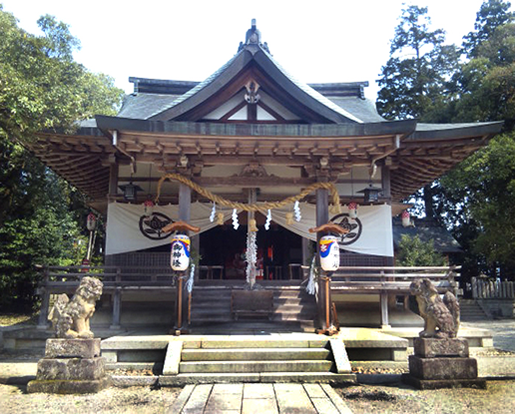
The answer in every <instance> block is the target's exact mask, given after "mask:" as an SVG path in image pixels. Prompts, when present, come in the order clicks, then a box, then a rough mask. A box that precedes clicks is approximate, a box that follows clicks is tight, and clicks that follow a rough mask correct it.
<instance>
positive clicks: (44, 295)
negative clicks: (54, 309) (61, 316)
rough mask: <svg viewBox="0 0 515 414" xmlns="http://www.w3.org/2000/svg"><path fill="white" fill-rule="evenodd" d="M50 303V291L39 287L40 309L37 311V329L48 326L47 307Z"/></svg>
mask: <svg viewBox="0 0 515 414" xmlns="http://www.w3.org/2000/svg"><path fill="white" fill-rule="evenodd" d="M49 305H50V292H49V291H48V290H47V289H46V288H41V310H40V311H39V319H38V329H46V328H48V307H49Z"/></svg>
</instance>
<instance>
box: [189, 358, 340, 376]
mask: <svg viewBox="0 0 515 414" xmlns="http://www.w3.org/2000/svg"><path fill="white" fill-rule="evenodd" d="M333 365H334V362H332V361H318V360H305V361H241V362H233V361H210V362H206V361H199V362H181V363H180V364H179V373H181V374H185V373H195V372H196V373H219V372H223V373H241V372H253V373H260V372H330V371H331V368H332V367H333Z"/></svg>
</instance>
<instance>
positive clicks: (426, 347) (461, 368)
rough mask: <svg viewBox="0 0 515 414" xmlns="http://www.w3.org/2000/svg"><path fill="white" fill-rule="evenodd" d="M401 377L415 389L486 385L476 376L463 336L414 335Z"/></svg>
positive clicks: (473, 361) (472, 360) (475, 364)
mask: <svg viewBox="0 0 515 414" xmlns="http://www.w3.org/2000/svg"><path fill="white" fill-rule="evenodd" d="M413 345H414V351H415V355H411V356H410V357H409V374H404V375H403V378H402V379H403V381H404V382H405V383H407V384H410V385H413V386H414V387H416V388H418V389H437V388H459V387H467V388H471V387H472V388H486V381H485V380H482V379H478V378H477V361H476V360H475V359H474V358H470V357H469V349H468V342H467V340H466V339H457V338H452V339H437V338H416V339H415V340H414V342H413Z"/></svg>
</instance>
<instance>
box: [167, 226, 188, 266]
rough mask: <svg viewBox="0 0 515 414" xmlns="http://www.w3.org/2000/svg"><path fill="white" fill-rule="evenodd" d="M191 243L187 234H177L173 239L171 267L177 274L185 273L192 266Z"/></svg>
mask: <svg viewBox="0 0 515 414" xmlns="http://www.w3.org/2000/svg"><path fill="white" fill-rule="evenodd" d="M190 246H191V241H190V238H189V237H188V236H186V235H185V234H175V235H174V236H173V238H172V251H171V255H170V266H171V267H172V269H173V270H175V271H177V272H184V271H185V270H187V269H188V267H189V265H190Z"/></svg>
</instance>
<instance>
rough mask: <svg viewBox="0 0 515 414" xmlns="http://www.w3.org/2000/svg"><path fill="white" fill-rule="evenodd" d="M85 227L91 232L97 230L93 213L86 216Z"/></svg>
mask: <svg viewBox="0 0 515 414" xmlns="http://www.w3.org/2000/svg"><path fill="white" fill-rule="evenodd" d="M86 227H87V229H88V230H89V231H93V230H95V229H96V228H97V218H96V217H95V215H94V214H93V213H89V214H88V218H87V219H86Z"/></svg>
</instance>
